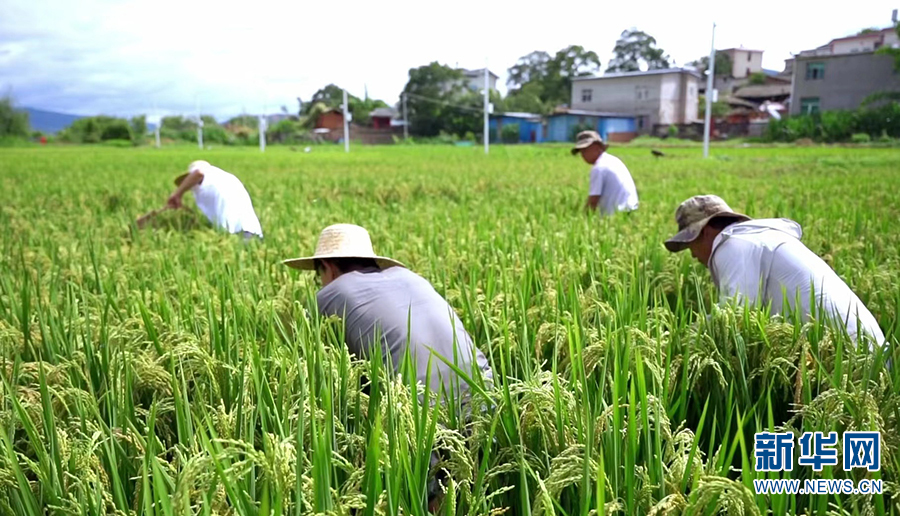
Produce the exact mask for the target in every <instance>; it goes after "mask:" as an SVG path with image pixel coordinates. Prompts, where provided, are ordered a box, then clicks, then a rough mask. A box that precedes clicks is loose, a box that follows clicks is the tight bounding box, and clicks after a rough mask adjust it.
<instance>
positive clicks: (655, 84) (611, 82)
mask: <svg viewBox="0 0 900 516" xmlns="http://www.w3.org/2000/svg"><path fill="white" fill-rule="evenodd" d="M669 75H671V76H672V77H675V76H676V75H675V74H666V75H663V74H658V75H645V76H631V77H616V78H611V79H593V80H583V81H574V82H572V102H571V107H572V109H584V110H587V111H606V112H613V113H627V114H634V115H638V116H646V117H648V118H647V126H645V128H644V129H645V130H649V129H650V128H651V127H652V125H653V124H655V123H659V103H660V85H661V79H662V78H663V77H668V76H669ZM585 89H590V90H591V101H590V102H582V100H581V98H582V91H583V90H585Z"/></svg>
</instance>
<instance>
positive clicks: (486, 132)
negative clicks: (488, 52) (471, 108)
mask: <svg viewBox="0 0 900 516" xmlns="http://www.w3.org/2000/svg"><path fill="white" fill-rule="evenodd" d="M489 92H490V88H489V87H488V66H487V59H485V60H484V153H485V154H487V153H488V146H489V143H488V141H489V140H490V138H489V137H490V122H489V121H488V103H489V101H490V95H489Z"/></svg>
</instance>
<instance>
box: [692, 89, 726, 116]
mask: <svg viewBox="0 0 900 516" xmlns="http://www.w3.org/2000/svg"><path fill="white" fill-rule="evenodd" d="M698 101H699V105H700V112H699V115H700V117H701V118H703V117H705V116H706V96H705V95H700V98H699V99H698ZM729 111H731V106H729V105H728V103H727V102H722V101H721V100H720V101H719V102H713V103H712V117H713V118H721V117H723V116H725V115H727V114H728V112H729Z"/></svg>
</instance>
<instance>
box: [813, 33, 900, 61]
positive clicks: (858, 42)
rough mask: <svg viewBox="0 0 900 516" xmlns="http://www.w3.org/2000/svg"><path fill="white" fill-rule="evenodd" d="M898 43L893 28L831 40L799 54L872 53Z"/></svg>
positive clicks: (899, 39) (899, 40) (899, 41)
mask: <svg viewBox="0 0 900 516" xmlns="http://www.w3.org/2000/svg"><path fill="white" fill-rule="evenodd" d="M898 43H900V38H898V37H897V31H896V30H895V29H894V28H893V27H889V28H886V29H881V30H875V31H864V32H861V33H860V34H857V35H856V36H849V37H845V38H837V39H833V40H831V42H829V43H828V44H827V45H822V46H821V47H818V48H816V49H813V50H804V51H803V52H800V56H801V57H811V56H829V55H843V54H857V53H864V52H873V51H875V50H878V49H879V48H881V47H884V46H887V47H890V46H897V44H898Z"/></svg>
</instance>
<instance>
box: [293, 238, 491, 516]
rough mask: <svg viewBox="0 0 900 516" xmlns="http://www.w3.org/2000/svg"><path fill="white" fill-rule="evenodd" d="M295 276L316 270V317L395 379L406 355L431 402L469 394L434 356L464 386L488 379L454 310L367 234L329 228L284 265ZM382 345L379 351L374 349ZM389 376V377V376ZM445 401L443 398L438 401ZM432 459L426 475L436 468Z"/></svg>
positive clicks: (432, 498) (432, 500) (434, 493)
mask: <svg viewBox="0 0 900 516" xmlns="http://www.w3.org/2000/svg"><path fill="white" fill-rule="evenodd" d="M283 263H284V264H285V265H287V266H289V267H293V268H295V269H300V270H308V271H312V270H315V271H316V272H317V273H318V275H319V277H320V278H321V281H322V285H323V286H322V288H321V289H320V290H319V292H318V293H317V294H316V301H317V304H318V309H319V312H321V313H322V315H324V316H330V315H337V316H339V317H341V318H342V319H343V322H344V326H345V332H344V335H345V340H346V344H347V347H348V348H349V350H350V352H351V353H353V354H354V355H356V356H357V357H360V358H367V357H369V356H370V354H371V353H372V350H373V348H374V347H375V346H379V347H380V348H381V349H382V350H383V351H384V357H383V360H384V364H385V366H386V367H388V368H390V369H393V370H394V371H397V370H398V368H399V367H400V365H401V363H402V361H403V360H404V356H405V355H406V353H407V351H408V352H409V357H410V360H411V361H412V365H414V367H415V371H416V377H417V380H418V382H419V383H421V384H425V383H426V381H428V377H427V375H428V374H429V361H430V362H431V367H430V375H431V378H430V382H429V389H430V391H431V392H432V393H435V394H436V395H437V396H441V392H442V391H444V392H446V393H449V392H451V390H452V392H454V393H456V397H455V398H456V399H457V400H461V401H462V402H463V405H467V404H468V403H467V401H468V398H469V392H470V389H469V386H468V384H467V381H466V380H464V379H460V378H458V377H457V374H456V373H455V371H454V370H453V369H452V368H450V367H449V366H448V365H447V364H446V363H445V362H443V361H442V360H440V359H439V358H438V357H432V356H431V355H432V350H433V352H434V353H435V354H438V355H441V356H443V357H444V358H445V359H446V360H447V361H448V362H450V363H453V364H455V365H456V367H458V368H459V369H460V370H462V371H463V372H465V373H466V375H468V376H469V377H470V378H473V379H475V380H476V381H477V377H478V376H480V377H481V378H482V379H484V380H485V381H486V382H487V383H490V382H491V381H492V377H493V374H492V372H491V368H490V365H489V364H488V361H487V359H486V358H485V356H484V354H483V353H482V352H481V351H480V350H479V349H478V348H477V347H476V346H475V344H474V343H473V341H472V338H471V337H470V336H469V333H468V332H467V331H466V329H465V327H464V326H463V324H462V321H460V319H459V317H457V315H456V313H455V312H454V311H453V308H452V307H451V306H450V305H449V304H448V303H447V301H446V300H444V298H443V297H441V295H440V294H438V293H437V291H435V290H434V288H433V287H432V286H431V284H430V283H429V282H428V281H427V280H425V279H424V278H422V277H421V276H419V275H418V274H415V273H414V272H412V271H410V270H409V269H407V268H406V267H405V266H404V265H403V264H402V263H400V262H398V261H396V260H393V259H391V258H387V257H384V256H379V255H377V254H375V251H374V250H373V249H372V242H371V239H370V237H369V233H368V231H366V230H365V228H362V227H360V226H356V225H353V224H335V225H332V226H328V227H326V228H325V229H324V230H322V233H321V234H320V235H319V241H318V244H317V245H316V252H315V254H314V255H313V256H309V257H305V258H294V259H290V260H285V261H284V262H283ZM377 341H380V344H379V343H377ZM390 369H389V370H390ZM444 400H446V398H444ZM438 461H439V459H438V455H437V454H436V453H435V454H432V463H431V465H432V467H434V466H435V465H436V464H437V463H438ZM439 499H440V495H439V491H438V489H437V487H436V480H435V479H434V478H432V480H431V482H430V484H429V506H430V507H431V508H432V509H435V507H436V504H437V503H438V501H439Z"/></svg>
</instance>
